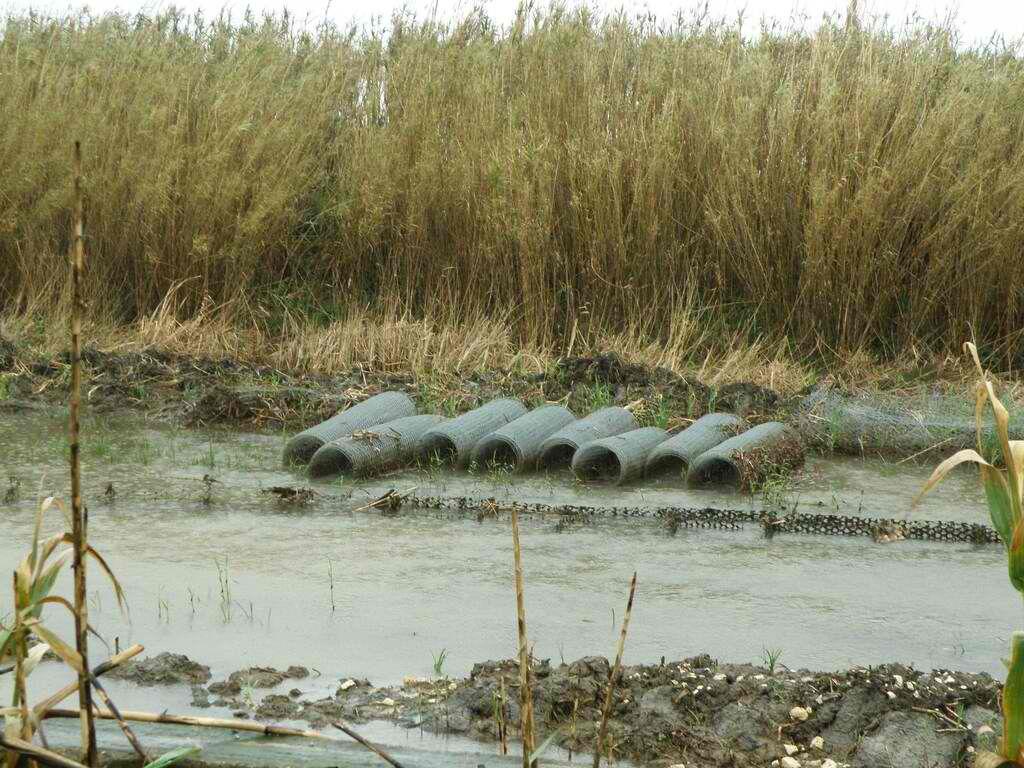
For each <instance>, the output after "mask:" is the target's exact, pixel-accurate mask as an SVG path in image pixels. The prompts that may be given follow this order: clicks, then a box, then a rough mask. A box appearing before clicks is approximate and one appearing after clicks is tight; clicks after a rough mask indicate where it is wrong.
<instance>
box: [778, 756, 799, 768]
mask: <svg viewBox="0 0 1024 768" xmlns="http://www.w3.org/2000/svg"><path fill="white" fill-rule="evenodd" d="M779 765H780V766H781V767H782V768H800V761H799V760H797V759H796V758H795V757H784V758H782V759H781V760H779Z"/></svg>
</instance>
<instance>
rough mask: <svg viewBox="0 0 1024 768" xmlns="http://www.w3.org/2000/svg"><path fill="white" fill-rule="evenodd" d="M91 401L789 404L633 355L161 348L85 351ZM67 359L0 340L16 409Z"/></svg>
mask: <svg viewBox="0 0 1024 768" xmlns="http://www.w3.org/2000/svg"><path fill="white" fill-rule="evenodd" d="M83 361H84V363H85V381H84V383H83V389H84V391H86V392H87V393H88V398H89V404H90V406H91V407H92V408H94V409H101V410H117V409H137V410H144V411H147V412H151V413H157V414H159V415H162V416H165V417H167V418H171V419H176V420H179V421H181V422H182V423H184V424H187V425H211V424H223V425H229V426H239V427H243V426H244V427H266V428H295V427H299V426H308V425H309V424H310V423H312V422H313V421H315V420H320V419H324V418H327V417H329V416H330V415H332V414H333V413H335V412H336V411H338V410H339V409H341V408H344V407H346V406H348V405H349V404H351V403H352V402H356V401H358V400H362V399H364V398H366V397H368V396H370V395H374V394H378V393H380V392H383V391H385V390H400V391H405V392H408V393H409V394H410V395H412V396H413V397H414V399H416V401H417V404H418V405H419V406H420V408H421V409H422V410H424V411H443V412H449V413H454V412H459V411H464V410H467V409H469V408H472V407H475V406H477V405H479V404H480V403H482V402H484V401H486V400H489V399H493V398H495V397H502V396H513V397H517V398H521V399H523V400H524V402H526V401H533V402H540V401H556V400H557V401H565V402H566V403H567V404H568V406H569V407H570V408H576V409H579V410H586V406H588V405H589V404H591V403H592V402H593V400H594V398H595V396H598V397H600V398H603V399H605V400H606V401H607V402H608V403H616V404H620V405H624V404H627V403H634V404H637V401H640V402H639V403H638V404H637V405H636V406H635V407H636V408H637V411H638V414H640V415H643V414H647V416H648V418H650V419H653V418H655V414H660V417H661V418H663V419H664V418H666V417H667V418H669V419H670V420H671V419H672V418H695V417H697V416H700V415H702V414H703V413H705V412H706V411H707V410H708V409H709V408H710V407H711V406H712V405H713V406H714V407H717V408H724V409H726V410H730V411H736V412H739V413H743V414H746V415H748V416H751V417H753V418H754V419H755V420H756V419H757V418H759V417H762V416H763V417H765V418H767V417H768V416H770V415H773V414H776V413H778V412H780V411H781V410H783V409H784V406H785V405H786V403H785V402H784V399H783V398H782V397H781V396H780V395H779V394H778V393H776V392H773V391H771V390H768V389H764V388H762V387H759V386H757V385H754V384H730V385H726V386H723V387H711V386H707V385H705V384H703V383H701V382H699V381H697V380H695V379H692V378H687V377H683V376H680V375H678V374H676V373H673V372H672V371H669V370H667V369H664V368H649V367H645V366H641V365H636V364H631V363H628V362H626V361H624V360H623V359H622V358H621V357H619V356H618V355H616V354H615V353H608V354H602V355H597V356H593V357H574V358H567V359H563V360H560V361H559V362H558V363H556V364H555V365H553V366H552V367H551V368H550V369H549V370H546V371H543V372H540V373H522V372H512V371H501V370H496V371H488V372H479V373H474V374H472V375H469V376H468V377H466V378H463V379H455V378H453V377H447V378H444V379H440V378H437V379H435V378H430V379H429V380H428V379H424V378H423V377H417V376H415V375H413V374H411V373H397V374H396V373H393V372H385V371H373V370H364V369H353V370H352V371H350V372H349V373H347V374H344V375H339V376H323V375H317V374H309V373H305V372H299V371H281V370H278V369H275V368H270V367H267V366H258V365H249V364H246V363H241V362H238V361H234V360H230V359H221V360H211V359H208V358H199V357H187V356H180V355H172V354H166V353H162V352H160V351H147V352H129V353H112V352H103V351H100V350H97V349H95V348H86V349H85V350H84V351H83ZM69 371H70V366H69V359H68V357H67V355H59V356H57V357H55V358H41V357H38V356H33V355H31V354H29V353H28V351H27V350H24V349H20V348H18V347H17V346H15V345H14V344H12V343H11V342H5V341H3V340H2V339H0V374H4V379H3V381H4V396H3V397H0V406H2V407H4V408H5V409H7V410H15V409H17V408H19V407H21V408H31V407H32V404H33V403H41V402H63V401H64V399H65V396H66V388H67V382H68V380H69V375H70V373H69Z"/></svg>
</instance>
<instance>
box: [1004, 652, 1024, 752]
mask: <svg viewBox="0 0 1024 768" xmlns="http://www.w3.org/2000/svg"><path fill="white" fill-rule="evenodd" d="M1003 721H1004V722H1003V744H1002V753H1003V757H1005V758H1006V759H1007V760H1013V761H1018V760H1019V759H1020V757H1021V749H1022V747H1024V632H1014V633H1013V637H1012V638H1011V640H1010V668H1009V669H1008V670H1007V672H1006V683H1005V684H1004V685H1003Z"/></svg>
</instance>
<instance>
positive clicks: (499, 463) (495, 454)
mask: <svg viewBox="0 0 1024 768" xmlns="http://www.w3.org/2000/svg"><path fill="white" fill-rule="evenodd" d="M480 462H481V464H482V466H481V467H480V468H481V469H484V470H487V471H490V470H515V469H518V468H519V452H518V451H516V449H515V448H513V447H512V446H511V445H510V444H509V443H507V442H505V441H504V440H501V441H498V440H496V441H494V442H493V443H490V444H488V445H487V447H486V448H485V449H484V450H483V451H481V452H480Z"/></svg>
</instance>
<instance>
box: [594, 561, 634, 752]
mask: <svg viewBox="0 0 1024 768" xmlns="http://www.w3.org/2000/svg"><path fill="white" fill-rule="evenodd" d="M634 595H636V571H633V579H632V581H630V583H629V599H628V600H627V601H626V615H625V616H623V617H622V632H621V633H620V634H619V649H618V651H617V652H616V654H615V665H614V666H613V667H612V670H611V673H610V674H609V676H608V690H607V691H605V694H604V707H603V709H602V710H601V725H600V727H599V728H598V729H597V744H596V746H595V747H594V768H599V766H600V765H601V754H602V753H603V752H604V741H605V738H606V737H607V735H608V718H609V717H610V716H611V712H612V698H613V695H614V693H615V685H616V683H618V681H619V674H620V673H621V671H622V652H623V651H624V650H625V648H626V633H627V632H629V617H630V616H631V615H632V613H633V597H634Z"/></svg>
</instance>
